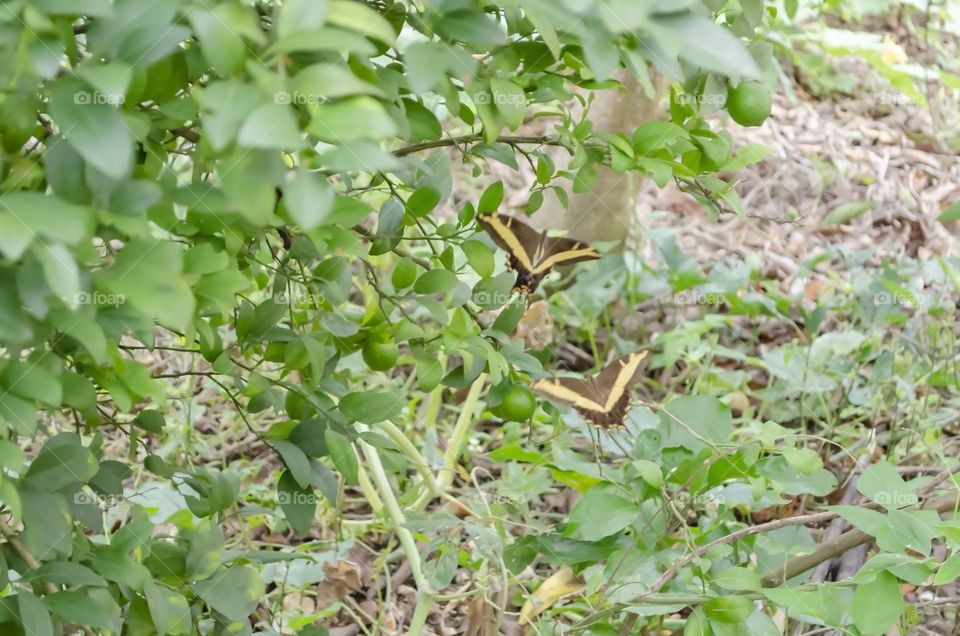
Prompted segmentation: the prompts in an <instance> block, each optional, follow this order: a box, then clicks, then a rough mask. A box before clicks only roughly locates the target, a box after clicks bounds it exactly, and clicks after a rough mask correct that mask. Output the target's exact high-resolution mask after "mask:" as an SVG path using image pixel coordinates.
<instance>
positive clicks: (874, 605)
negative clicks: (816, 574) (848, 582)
mask: <svg viewBox="0 0 960 636" xmlns="http://www.w3.org/2000/svg"><path fill="white" fill-rule="evenodd" d="M903 610H904V603H903V595H902V593H901V592H900V581H898V580H897V577H895V576H894V575H892V574H890V573H889V572H880V573H878V574H877V577H876V578H875V579H874V580H873V581H871V582H870V583H862V584H860V585H858V586H857V591H856V592H854V594H853V604H852V605H851V607H850V613H851V616H852V617H853V623H854V625H856V626H857V628H858V629H859V630H860V632H861V633H862V634H865V635H869V634H884V633H886V631H887V630H888V629H890V628H891V627H892V626H893V624H894V623H896V622H897V619H898V618H900V613H901V612H903Z"/></svg>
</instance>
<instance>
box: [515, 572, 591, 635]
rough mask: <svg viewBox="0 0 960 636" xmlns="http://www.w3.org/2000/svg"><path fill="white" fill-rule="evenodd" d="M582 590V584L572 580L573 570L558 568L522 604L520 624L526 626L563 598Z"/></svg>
mask: <svg viewBox="0 0 960 636" xmlns="http://www.w3.org/2000/svg"><path fill="white" fill-rule="evenodd" d="M582 589H583V582H581V581H578V580H577V579H575V578H574V576H573V570H571V569H570V568H568V567H564V568H560V569H559V570H557V571H556V572H554V573H553V574H551V575H550V576H549V577H548V578H547V580H545V581H544V582H543V583H542V584H541V585H540V587H538V588H537V591H536V592H534V593H533V594H531V595H530V598H528V599H527V601H526V602H525V603H524V604H523V607H522V608H521V609H520V624H521V625H526V624H527V623H529V622H531V621H532V620H533V619H534V618H536V617H537V616H538V615H540V614H542V613H543V612H544V611H545V610H547V609H549V608H550V607H552V606H553V604H554V603H556V602H557V601H559V600H560V599H561V598H563V597H564V596H570V595H571V594H576V593H577V592H579V591H580V590H582Z"/></svg>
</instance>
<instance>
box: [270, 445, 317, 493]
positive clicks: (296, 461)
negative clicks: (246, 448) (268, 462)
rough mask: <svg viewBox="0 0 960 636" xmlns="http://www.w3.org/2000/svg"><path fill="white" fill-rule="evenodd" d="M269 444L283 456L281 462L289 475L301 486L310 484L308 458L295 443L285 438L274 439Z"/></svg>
mask: <svg viewBox="0 0 960 636" xmlns="http://www.w3.org/2000/svg"><path fill="white" fill-rule="evenodd" d="M271 445H272V446H273V447H274V448H275V449H276V451H277V452H278V453H279V454H280V457H282V458H283V463H284V464H285V465H286V466H287V469H288V470H289V471H290V476H291V477H293V480H294V481H296V482H297V485H298V486H300V487H301V488H306V487H307V486H309V485H310V474H311V473H310V460H308V459H307V456H306V455H305V454H304V452H303V451H302V450H300V448H299V447H298V446H296V445H295V444H293V443H291V442H287V441H285V440H275V441H273V442H271Z"/></svg>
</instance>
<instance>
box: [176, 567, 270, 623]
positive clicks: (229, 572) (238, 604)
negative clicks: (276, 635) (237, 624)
mask: <svg viewBox="0 0 960 636" xmlns="http://www.w3.org/2000/svg"><path fill="white" fill-rule="evenodd" d="M190 587H191V589H192V590H193V591H194V592H195V593H196V594H197V596H199V597H200V598H202V599H203V600H204V601H205V602H206V603H207V605H209V606H210V607H212V608H213V609H215V610H217V611H218V612H220V613H221V614H223V615H224V616H226V617H227V618H228V619H229V620H231V621H241V620H244V619H245V618H246V617H247V616H249V615H250V613H251V612H253V610H254V609H255V608H256V606H257V603H258V602H259V601H260V597H261V596H263V583H262V582H261V581H260V576H259V575H258V574H257V571H256V570H255V569H253V568H252V567H250V566H234V567H231V568H227V569H225V570H219V571H217V572H215V573H214V574H213V576H211V577H210V578H209V579H207V580H206V581H200V582H199V583H194V584H193V585H191V586H190Z"/></svg>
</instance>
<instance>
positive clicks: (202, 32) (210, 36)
mask: <svg viewBox="0 0 960 636" xmlns="http://www.w3.org/2000/svg"><path fill="white" fill-rule="evenodd" d="M249 11H251V9H249V7H243V6H240V5H239V4H233V3H223V4H219V5H217V6H216V8H214V9H213V10H212V11H207V10H203V9H194V10H192V11H190V13H189V18H190V24H191V26H193V30H194V32H195V33H196V34H197V39H198V40H200V50H201V51H203V56H204V57H205V58H207V62H209V63H210V66H212V67H213V68H214V69H215V70H216V71H217V72H218V73H220V74H221V75H229V74H230V73H233V72H234V71H236V70H238V69H239V68H240V66H242V65H243V60H244V57H245V56H246V52H247V45H246V44H245V43H244V41H243V38H241V37H240V34H241V32H245V31H247V28H246V27H244V26H243V25H244V23H246V22H247V21H248V20H251V21H253V24H254V25H255V21H256V17H255V16H253V15H252V14H251V13H249Z"/></svg>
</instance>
